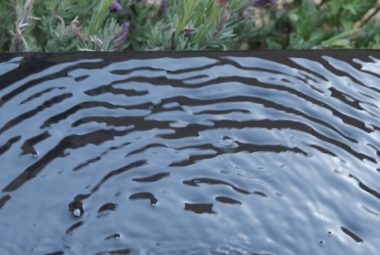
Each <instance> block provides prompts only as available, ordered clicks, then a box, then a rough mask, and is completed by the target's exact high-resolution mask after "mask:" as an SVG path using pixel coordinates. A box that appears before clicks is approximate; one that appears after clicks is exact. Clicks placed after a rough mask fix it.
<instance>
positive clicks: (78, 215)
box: [73, 208, 82, 217]
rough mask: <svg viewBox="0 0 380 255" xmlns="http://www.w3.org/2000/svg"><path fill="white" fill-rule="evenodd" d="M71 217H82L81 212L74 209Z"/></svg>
mask: <svg viewBox="0 0 380 255" xmlns="http://www.w3.org/2000/svg"><path fill="white" fill-rule="evenodd" d="M73 215H74V216H75V217H80V216H81V215H82V211H81V210H80V209H79V208H76V209H74V211H73Z"/></svg>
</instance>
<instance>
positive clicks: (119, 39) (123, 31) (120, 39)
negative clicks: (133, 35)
mask: <svg viewBox="0 0 380 255" xmlns="http://www.w3.org/2000/svg"><path fill="white" fill-rule="evenodd" d="M128 34H129V21H124V23H123V25H122V26H121V28H120V30H119V31H118V32H117V33H116V35H115V37H114V39H113V41H114V44H115V46H116V48H117V49H118V50H121V48H122V47H123V46H124V44H125V43H126V42H127V40H128Z"/></svg>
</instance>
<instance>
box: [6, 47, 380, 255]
mask: <svg viewBox="0 0 380 255" xmlns="http://www.w3.org/2000/svg"><path fill="white" fill-rule="evenodd" d="M379 99H380V52H377V51H300V52H294V51H289V52H286V51H283V52H257V53H246V52H232V53H228V52H224V53H213V52H208V53H207V52H206V53H180V52H175V53H168V52H166V53H152V52H149V53H130V54H126V55H117V54H111V53H96V54H95V53H75V54H62V55H40V54H25V55H12V54H4V55H2V56H0V113H1V114H0V162H1V164H2V167H1V170H0V190H1V192H0V254H272V255H274V254H289V255H290V254H338V255H339V254H366V255H367V254H378V252H379V250H380V242H379V229H380V100H379Z"/></svg>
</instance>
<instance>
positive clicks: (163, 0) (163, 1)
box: [157, 0, 168, 17]
mask: <svg viewBox="0 0 380 255" xmlns="http://www.w3.org/2000/svg"><path fill="white" fill-rule="evenodd" d="M167 8H168V0H161V4H160V8H158V13H157V14H158V16H159V17H160V16H162V15H163V14H164V13H165V11H166V9H167Z"/></svg>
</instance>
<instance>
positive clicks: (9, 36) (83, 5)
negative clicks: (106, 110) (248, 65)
mask: <svg viewBox="0 0 380 255" xmlns="http://www.w3.org/2000/svg"><path fill="white" fill-rule="evenodd" d="M278 1H281V0H278ZM112 2H113V0H54V1H53V0H52V1H40V0H34V1H31V0H9V1H2V3H0V15H1V17H2V22H1V23H0V50H1V51H44V52H51V51H78V50H86V51H94V50H97V51H114V50H122V51H127V50H231V49H232V50H233V49H309V48H379V46H380V22H379V21H378V20H377V19H374V18H371V19H367V18H365V17H367V16H368V14H367V13H368V12H371V11H373V9H372V8H375V10H376V11H380V7H379V8H376V3H377V0H365V1H363V0H325V1H322V4H320V5H316V4H315V2H314V0H294V1H293V2H291V3H285V4H283V5H282V6H283V7H282V8H279V5H277V4H268V5H264V6H256V5H255V1H254V0H229V1H226V2H224V1H219V0H168V7H167V9H166V10H165V11H164V12H163V13H159V12H158V10H159V5H160V2H161V0H120V4H121V5H122V6H123V8H124V11H122V12H110V11H109V10H108V7H109V5H110V4H111V3H112ZM287 2H289V1H287ZM28 4H29V5H28ZM29 7H30V8H29ZM371 9H372V10H371ZM370 10H371V11H370ZM161 14H162V15H161ZM366 14H367V16H366ZM126 21H128V22H129V24H130V27H129V30H128V31H127V33H126V31H124V34H123V33H121V34H123V36H124V37H125V38H123V40H122V42H123V43H124V41H125V43H124V44H123V45H122V46H121V47H119V46H118V45H116V43H115V42H116V41H115V38H116V37H117V36H120V32H121V31H123V29H124V30H125V29H126V28H125V27H123V24H124V23H125V22H126ZM127 34H128V36H127ZM124 39H125V40H124Z"/></svg>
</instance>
